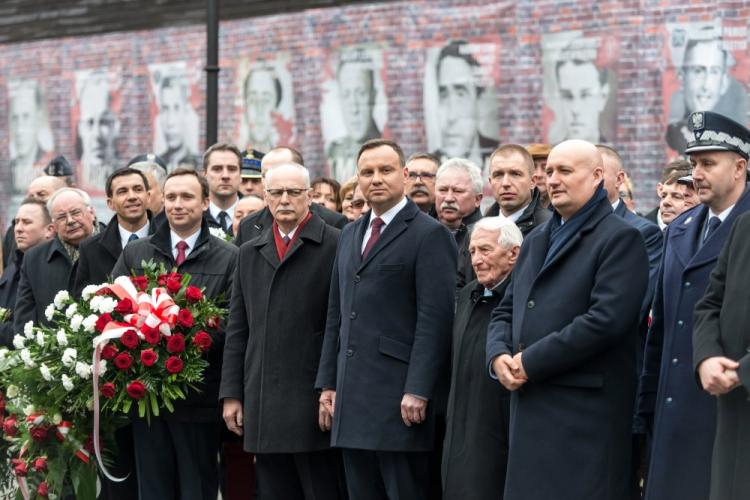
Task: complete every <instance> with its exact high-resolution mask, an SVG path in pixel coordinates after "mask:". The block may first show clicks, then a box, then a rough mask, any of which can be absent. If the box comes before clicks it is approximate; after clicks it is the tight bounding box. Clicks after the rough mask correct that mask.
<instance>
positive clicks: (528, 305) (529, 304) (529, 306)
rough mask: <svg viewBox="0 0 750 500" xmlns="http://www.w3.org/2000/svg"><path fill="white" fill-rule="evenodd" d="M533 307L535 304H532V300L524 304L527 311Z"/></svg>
mask: <svg viewBox="0 0 750 500" xmlns="http://www.w3.org/2000/svg"><path fill="white" fill-rule="evenodd" d="M535 305H536V302H534V301H533V300H530V301H529V302H528V303H527V304H526V307H528V308H529V309H534V306H535Z"/></svg>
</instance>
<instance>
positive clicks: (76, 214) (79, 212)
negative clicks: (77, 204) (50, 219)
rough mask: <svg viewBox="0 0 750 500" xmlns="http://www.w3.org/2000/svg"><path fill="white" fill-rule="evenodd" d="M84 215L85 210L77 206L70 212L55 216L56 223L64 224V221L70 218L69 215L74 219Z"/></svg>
mask: <svg viewBox="0 0 750 500" xmlns="http://www.w3.org/2000/svg"><path fill="white" fill-rule="evenodd" d="M82 215H83V210H81V209H80V208H76V209H73V210H71V211H70V212H63V213H61V214H58V215H56V216H55V219H54V221H55V224H62V223H63V222H65V221H67V220H68V217H70V218H71V219H73V220H78V219H80V218H81V216H82Z"/></svg>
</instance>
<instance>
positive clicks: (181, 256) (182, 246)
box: [174, 241, 188, 266]
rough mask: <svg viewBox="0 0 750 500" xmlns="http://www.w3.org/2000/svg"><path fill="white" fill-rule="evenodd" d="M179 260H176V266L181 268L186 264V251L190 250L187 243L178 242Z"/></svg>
mask: <svg viewBox="0 0 750 500" xmlns="http://www.w3.org/2000/svg"><path fill="white" fill-rule="evenodd" d="M175 246H176V247H177V258H176V259H175V260H174V261H175V264H177V265H178V266H181V265H182V263H183V262H185V250H187V249H188V244H187V242H185V241H178V242H177V245H175Z"/></svg>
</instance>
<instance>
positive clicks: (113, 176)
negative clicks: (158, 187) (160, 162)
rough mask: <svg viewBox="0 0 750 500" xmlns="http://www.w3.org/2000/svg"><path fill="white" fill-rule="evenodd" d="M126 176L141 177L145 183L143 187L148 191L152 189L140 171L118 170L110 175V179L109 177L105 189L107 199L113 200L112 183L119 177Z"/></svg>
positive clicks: (132, 169)
mask: <svg viewBox="0 0 750 500" xmlns="http://www.w3.org/2000/svg"><path fill="white" fill-rule="evenodd" d="M126 175H137V176H139V177H140V178H141V180H142V181H143V186H144V187H145V188H146V191H148V190H149V189H150V188H149V185H148V179H147V178H146V176H145V175H144V174H143V172H141V171H140V170H136V169H134V168H131V167H123V168H118V169H117V170H115V171H114V172H112V173H111V174H109V177H107V183H106V185H105V188H104V191H105V193H107V198H112V181H114V180H115V179H117V178H118V177H125V176H126Z"/></svg>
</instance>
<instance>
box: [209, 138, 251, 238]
mask: <svg viewBox="0 0 750 500" xmlns="http://www.w3.org/2000/svg"><path fill="white" fill-rule="evenodd" d="M241 165H242V155H241V153H240V150H239V149H237V146H235V145H234V144H228V143H224V142H219V143H216V144H214V145H213V146H211V147H210V148H208V149H207V150H206V152H205V153H204V154H203V175H205V176H206V180H207V181H208V190H209V200H210V202H209V204H208V209H207V210H206V211H205V212H204V213H205V217H206V221H207V222H208V226H209V227H218V228H221V230H222V231H224V232H225V233H226V234H229V235H232V236H234V229H232V221H233V220H234V208H235V207H236V206H237V201H239V199H240V198H239V195H238V193H239V190H240V183H241V182H242V179H241V177H240V168H241Z"/></svg>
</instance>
